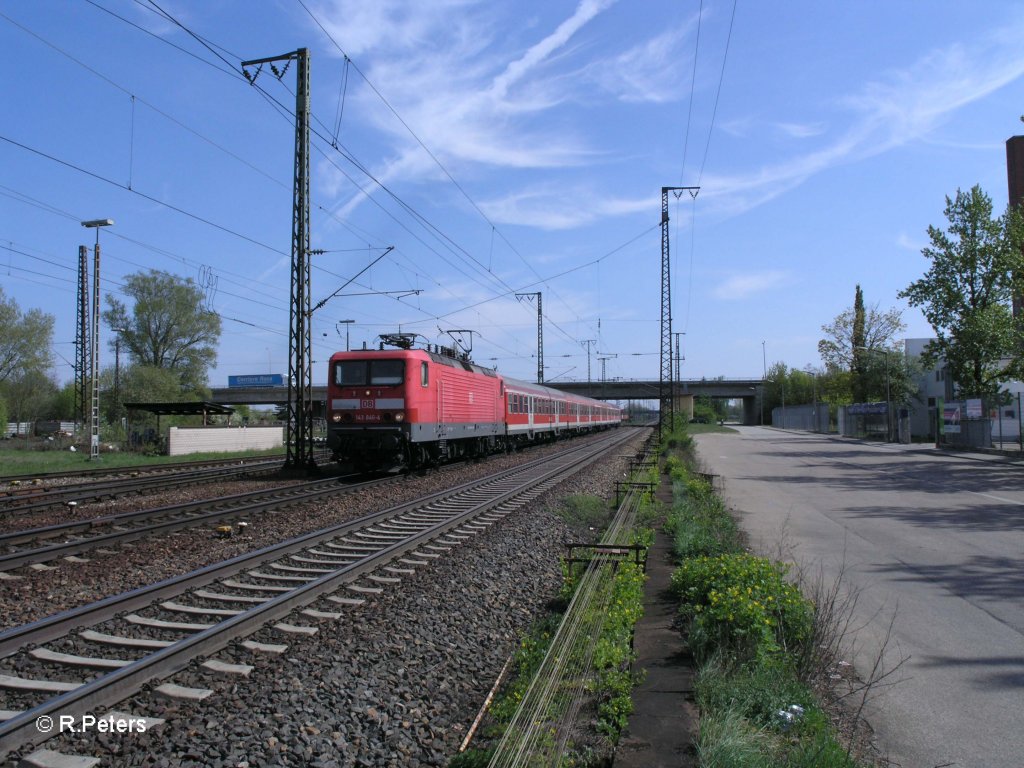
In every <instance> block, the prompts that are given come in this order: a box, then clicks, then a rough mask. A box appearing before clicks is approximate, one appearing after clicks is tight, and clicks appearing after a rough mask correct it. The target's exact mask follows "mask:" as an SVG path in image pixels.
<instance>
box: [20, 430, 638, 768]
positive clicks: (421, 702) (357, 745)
mask: <svg viewBox="0 0 1024 768" xmlns="http://www.w3.org/2000/svg"><path fill="white" fill-rule="evenodd" d="M641 440H642V436H641V437H640V438H638V439H637V442H636V443H635V445H636V446H637V447H638V446H639V443H640V441H641ZM626 452H627V451H626V450H620V451H618V453H620V454H621V453H626ZM535 455H536V454H535V453H533V454H531V457H532V456H535ZM505 460H506V459H504V458H503V459H500V460H499V461H505ZM627 464H628V463H627V461H626V460H625V459H622V458H609V459H605V460H603V461H601V462H598V463H597V464H595V465H592V466H591V467H590V468H588V469H586V470H584V471H583V472H582V473H580V474H578V475H576V476H575V477H574V478H572V479H571V480H569V481H567V482H565V483H562V484H561V485H560V486H558V487H557V488H556V489H554V490H552V491H549V492H548V494H547V495H546V496H545V497H543V498H542V499H540V500H538V501H536V502H534V503H533V504H532V505H531V506H529V507H527V508H524V509H521V510H519V511H517V512H515V513H514V514H512V515H510V516H509V517H508V518H506V519H504V520H503V521H501V522H500V523H498V524H496V525H494V526H492V527H491V528H489V529H488V530H487V531H486V532H484V533H481V534H480V535H479V536H477V537H474V538H473V539H472V540H471V541H470V542H467V544H465V545H462V546H459V547H456V548H454V549H453V550H452V551H451V552H449V553H447V554H446V555H445V556H444V557H442V558H440V559H438V560H436V561H434V562H432V563H431V564H430V565H428V566H422V567H417V568H416V569H415V570H416V572H415V573H414V574H412V575H405V576H403V578H402V581H401V583H400V584H397V585H393V586H389V587H387V588H386V589H385V590H384V591H383V593H382V594H380V595H376V596H373V597H371V598H370V599H368V600H367V602H366V603H365V604H363V605H361V606H357V607H347V608H343V609H341V611H342V613H343V617H342V618H341V619H340V620H337V621H329V620H326V621H319V622H314V621H312V620H310V619H305V620H304V621H301V622H300V621H298V620H296V622H295V623H304V624H310V625H312V624H315V625H316V626H317V627H318V629H319V632H318V633H317V634H316V635H314V636H310V637H305V636H299V635H290V634H289V635H286V634H283V633H281V632H279V631H276V630H273V629H263V630H261V631H260V632H258V633H256V634H255V635H253V636H252V637H251V638H250V639H252V640H256V641H259V642H263V643H278V644H287V646H288V648H287V650H286V651H285V652H284V653H283V654H282V655H270V654H266V653H260V652H252V651H249V650H246V649H245V648H243V647H242V646H241V645H240V644H236V645H233V646H231V647H230V648H229V649H226V650H225V651H224V652H222V653H220V654H218V655H217V658H219V659H220V660H222V661H227V662H232V663H243V664H251V665H253V666H254V669H253V670H252V672H251V674H250V675H249V676H248V677H247V678H231V677H220V676H213V675H211V674H209V673H206V672H203V671H201V670H199V668H198V665H197V664H193V666H192V667H190V668H189V669H187V670H185V671H183V672H181V673H179V674H178V675H175V676H174V678H173V679H172V681H173V682H174V683H177V684H179V685H185V686H192V687H199V688H208V689H212V690H213V691H214V693H213V694H212V695H211V696H209V697H208V698H207V699H205V700H203V701H202V702H199V703H177V702H174V701H171V700H167V699H163V698H160V697H158V696H156V695H154V694H153V693H152V692H144V693H142V694H139V695H138V696H136V697H134V698H133V699H131V700H129V701H126V702H122V703H121V704H120V705H118V706H117V707H116V709H118V710H119V711H123V712H130V713H133V714H136V715H146V716H154V717H161V718H165V719H166V720H167V723H166V724H164V725H163V726H160V727H158V728H156V729H154V730H152V731H149V732H147V733H144V734H103V735H95V734H89V735H75V736H68V735H65V736H62V737H61V738H59V739H54V740H51V741H50V742H48V743H47V744H46V747H47V748H48V749H58V750H60V751H62V752H68V753H73V754H79V755H84V754H93V755H96V756H98V757H102V758H103V759H104V764H106V765H118V766H120V765H139V766H232V767H233V768H241V767H243V766H263V765H295V766H299V765H312V766H317V765H323V766H329V765H346V766H347V765H354V766H420V765H422V766H441V765H445V764H446V763H447V761H448V760H449V759H450V757H451V756H452V755H453V754H454V753H455V752H456V751H457V749H458V746H459V744H460V743H461V742H462V740H463V738H464V737H465V734H466V732H467V729H468V727H469V725H470V723H471V722H472V720H473V718H474V717H475V715H476V713H477V711H478V709H479V707H480V705H481V703H482V702H483V700H484V698H485V697H486V695H487V693H488V691H489V690H490V687H491V686H492V684H493V682H494V679H495V678H496V677H497V675H498V673H499V671H500V669H501V667H502V665H503V664H504V663H505V661H506V659H507V658H508V656H509V654H510V653H511V652H512V651H513V650H514V648H515V647H516V644H517V642H518V638H519V637H520V635H521V633H522V632H523V631H524V630H525V629H526V627H527V626H529V624H530V623H531V622H532V621H533V620H534V618H535V617H536V616H537V615H539V614H540V613H541V612H542V611H543V609H544V606H545V605H546V604H547V603H548V602H550V600H551V599H552V598H553V597H554V596H555V595H556V593H557V591H558V588H559V586H560V579H561V575H560V568H559V561H560V558H561V556H562V555H563V554H564V544H565V542H566V541H568V540H571V539H575V538H576V535H577V534H575V533H573V532H570V531H569V530H568V529H567V527H566V526H565V524H564V523H563V522H562V520H561V518H559V517H558V516H557V515H555V514H554V513H553V512H552V511H551V508H552V507H554V505H555V503H556V502H557V500H558V499H560V498H562V497H564V496H566V495H569V494H574V493H590V494H594V495H600V496H604V497H606V498H607V497H609V496H611V495H612V494H613V492H614V480H615V479H618V478H621V477H622V475H623V473H624V472H625V471H626V467H627ZM484 466H485V467H486V470H487V471H493V470H494V468H495V464H494V463H492V462H487V463H486V464H485V465H484ZM466 469H467V470H470V471H472V470H473V469H474V468H473V467H472V466H469V467H466ZM442 477H443V476H442V475H437V476H433V477H428V478H425V479H422V480H423V482H424V483H426V484H428V485H429V484H431V481H434V482H443V483H444V484H446V485H450V484H452V482H453V481H452V479H450V478H447V477H445V478H444V479H443V480H442ZM460 479H464V478H460ZM412 482H419V481H412ZM407 490H408V491H412V489H411V488H408V489H407ZM412 492H413V494H414V495H424V494H426V493H429V492H430V490H427V489H425V488H421V487H417V488H416V490H415V491H412ZM360 501H361V502H363V501H366V500H360ZM366 503H367V505H368V507H373V508H379V507H380V506H382V503H381V501H380V500H375V501H372V502H370V501H366ZM389 503H396V502H395V501H390V502H389ZM359 506H360V507H362V503H361V504H360V505H359ZM362 513H363V512H359V514H362ZM351 514H353V515H354V514H355V512H352V513H351ZM278 517H279V518H280V517H281V516H278ZM294 517H297V516H296V515H291V514H290V515H289V518H294ZM318 519H319V518H318ZM275 522H276V519H275ZM307 523H308V521H307ZM296 524H298V523H296ZM323 524H325V523H322V522H321V523H318V525H323ZM256 528H257V534H254V536H257V537H258V531H259V528H260V526H256ZM283 536H284V534H283V533H282V532H281V531H280V530H278V531H277V535H276V536H275V537H274V538H275V539H280V538H283ZM180 538H181V537H179V539H180ZM217 543H218V545H219V546H224V547H226V548H229V549H230V548H231V545H236V544H238V542H237V541H236V540H225V541H218V542H217ZM147 544H148V545H149V546H154V545H156V542H148V543H147ZM261 545H262V544H260V543H250V544H249V545H248V546H245V547H244V549H250V548H252V547H254V546H261ZM164 546H165V547H166V546H171V545H168V544H166V543H165V544H164ZM173 546H174V548H175V549H176V550H177V551H178V552H179V553H180V552H182V551H183V548H182V542H181V541H180V540H179V541H177V542H175V543H174V544H173ZM142 548H143V547H142V545H140V546H139V547H137V549H139V550H141V549H142ZM126 552H128V550H126ZM124 554H125V553H122V555H121V557H123V556H124ZM206 554H209V553H206ZM227 556H230V554H224V553H223V552H221V553H219V554H217V555H216V556H215V557H213V558H212V559H213V560H219V559H223V558H224V557H227ZM149 562H150V563H151V564H152V563H153V562H154V561H153V559H152V556H150V558H149ZM77 567H81V564H79V566H77ZM136 567H137V566H132V567H128V568H125V570H124V579H126V580H128V579H129V578H130V575H131V574H133V573H134V571H135V568H136ZM162 567H163V568H169V566H166V565H164V566H162ZM192 567H197V564H194V565H192ZM63 570H64V566H61V568H60V569H58V571H63ZM47 574H49V575H50V576H51V577H53V576H55V575H57V574H58V572H57V571H54V572H44V573H42V574H39V575H40V576H46V575H47ZM152 580H153V575H152V571H151V570H150V571H149V576H148V578H146V579H145V581H147V582H148V581H152ZM17 583H18V582H9V583H7V584H6V585H5V591H7V590H9V589H10V587H11V585H12V584H17ZM55 588H56V589H57V590H58V591H61V593H62V594H63V592H62V590H63V589H64V588H65V587H64V585H63V584H61V583H60V582H58V583H57V584H56V586H55ZM69 588H70V587H69Z"/></svg>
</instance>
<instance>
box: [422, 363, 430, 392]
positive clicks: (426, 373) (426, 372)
mask: <svg viewBox="0 0 1024 768" xmlns="http://www.w3.org/2000/svg"><path fill="white" fill-rule="evenodd" d="M429 384H430V368H429V367H428V366H427V364H426V363H420V386H421V387H426V386H428V385H429Z"/></svg>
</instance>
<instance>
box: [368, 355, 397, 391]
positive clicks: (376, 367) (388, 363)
mask: <svg viewBox="0 0 1024 768" xmlns="http://www.w3.org/2000/svg"><path fill="white" fill-rule="evenodd" d="M404 380H405V361H404V360H372V361H371V362H370V382H369V383H370V384H374V385H377V386H393V385H395V384H401V383H402V382H403V381H404Z"/></svg>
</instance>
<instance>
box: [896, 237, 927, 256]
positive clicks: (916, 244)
mask: <svg viewBox="0 0 1024 768" xmlns="http://www.w3.org/2000/svg"><path fill="white" fill-rule="evenodd" d="M896 245H898V246H899V247H900V248H903V249H904V250H907V251H913V252H914V253H920V252H921V250H922V249H923V248H925V247H927V245H928V244H927V243H926V242H924V241H923V240H921V239H920V238H914V237H911V236H910V235H908V234H907V233H906V232H900V233H899V234H898V235H897V236H896Z"/></svg>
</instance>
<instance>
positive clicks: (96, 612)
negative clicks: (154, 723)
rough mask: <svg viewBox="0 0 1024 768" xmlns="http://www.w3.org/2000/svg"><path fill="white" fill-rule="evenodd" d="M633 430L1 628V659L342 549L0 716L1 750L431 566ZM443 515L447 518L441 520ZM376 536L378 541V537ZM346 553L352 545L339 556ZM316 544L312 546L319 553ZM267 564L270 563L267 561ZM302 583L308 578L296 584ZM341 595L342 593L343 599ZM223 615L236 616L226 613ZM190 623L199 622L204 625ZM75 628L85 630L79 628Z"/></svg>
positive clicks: (43, 737) (227, 599)
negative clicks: (401, 569) (397, 567)
mask: <svg viewBox="0 0 1024 768" xmlns="http://www.w3.org/2000/svg"><path fill="white" fill-rule="evenodd" d="M633 434H635V432H633V431H632V430H620V431H619V432H618V433H617V434H613V435H611V436H609V437H606V438H604V439H602V440H598V441H595V442H593V443H589V444H587V445H583V446H579V447H575V448H571V449H569V450H567V451H565V452H563V453H560V454H558V455H557V456H554V457H545V458H543V459H539V460H536V461H533V462H530V463H529V464H526V465H523V466H520V467H517V468H514V469H511V470H505V471H503V472H500V473H498V474H496V475H493V476H491V477H488V478H484V479H482V480H477V481H473V482H470V483H466V484H463V485H461V486H458V487H457V488H455V489H448V490H446V491H442V492H439V493H437V494H433V495H432V496H430V497H427V498H426V499H421V500H419V501H417V502H414V503H410V504H403V505H400V506H398V507H395V508H392V509H389V510H385V511H383V512H378V513H374V514H372V515H368V516H365V517H363V518H361V519H360V520H358V521H349V522H347V523H343V524H339V525H336V526H332V527H331V528H327V529H324V530H321V531H317V532H315V533H310V534H306V535H303V536H300V537H297V538H295V539H291V540H289V541H286V542H282V543H281V544H278V545H275V546H272V547H266V548H264V549H262V550H259V551H257V552H254V553H249V554H246V555H242V556H239V557H236V558H233V559H231V560H228V561H226V562H224V563H219V564H217V565H214V566H209V567H207V568H203V569H200V570H198V571H195V572H193V573H190V574H186V575H184V576H179V577H176V578H173V579H168V580H165V581H163V582H159V583H157V584H154V585H151V586H149V587H144V588H141V589H137V590H134V591H132V592H129V593H125V594H123V595H118V596H116V597H110V598H107V599H105V600H101V601H99V602H97V603H94V604H92V605H88V606H83V607H80V608H77V609H74V610H72V611H67V612H64V613H62V614H57V615H56V616H52V617H49V618H47V619H43V620H41V621H38V622H35V623H33V624H29V625H26V626H24V627H16V628H14V629H12V630H8V631H5V632H3V633H0V658H3V657H6V656H10V655H11V654H14V653H19V652H23V651H24V650H25V649H28V648H36V647H38V646H39V645H40V644H41V643H44V642H48V641H50V640H53V639H55V638H58V637H63V636H65V635H67V634H68V633H69V632H71V631H72V630H73V629H75V628H81V627H85V626H91V625H96V624H99V623H102V622H104V621H106V620H109V619H112V618H115V617H119V616H124V614H125V613H126V612H128V611H134V610H139V609H142V608H145V607H147V606H150V605H153V604H154V603H155V602H156V601H158V600H165V599H167V598H171V597H173V598H176V600H180V599H186V600H187V599H189V595H188V593H189V592H190V591H192V590H197V589H198V588H199V587H203V586H207V585H211V584H213V582H216V581H218V580H221V583H220V586H221V587H223V588H227V587H229V586H231V587H234V588H237V587H238V585H237V583H236V582H234V581H232V584H230V585H229V584H227V583H226V582H225V581H223V579H224V578H225V577H227V576H234V575H236V574H238V573H239V572H240V571H243V570H246V571H247V575H248V576H249V577H252V578H256V579H258V580H259V579H266V578H267V575H266V574H265V573H264V572H262V571H261V572H253V571H252V570H249V569H251V568H253V567H254V566H257V565H259V566H264V565H268V564H270V563H271V562H272V561H280V560H281V559H282V558H289V557H291V558H292V560H293V561H299V562H306V563H316V562H318V563H325V562H326V558H327V556H326V554H325V552H324V551H323V550H321V549H319V547H321V546H323V547H324V548H325V549H327V548H330V547H331V542H332V541H335V540H336V543H335V544H334V545H333V546H334V549H335V550H336V551H338V552H339V554H338V555H337V557H338V558H345V559H346V561H345V562H344V563H342V564H340V566H339V567H333V568H324V569H323V570H321V572H320V573H321V575H318V576H313V575H309V577H308V578H306V579H302V578H299V577H297V576H277V577H270V578H271V579H276V580H277V581H281V580H288V581H290V582H293V585H292V586H291V587H290V588H287V589H285V588H284V587H279V586H278V587H274V586H269V585H266V584H263V585H262V586H248V587H245V588H246V589H251V590H254V591H259V590H262V591H273V592H282V593H281V594H278V595H277V596H274V597H270V598H266V599H262V598H253V597H243V598H241V600H242V601H245V602H247V603H251V602H258V604H257V605H254V606H251V607H250V606H246V608H244V609H239V610H238V611H234V610H227V609H223V610H220V609H206V610H205V613H206V614H207V615H212V616H218V617H223V618H221V619H220V620H219V621H218V622H217V623H215V624H213V625H212V626H209V625H208V626H205V627H203V628H201V629H198V631H196V632H195V633H194V634H192V635H191V636H190V637H187V638H185V639H182V640H179V641H177V642H174V643H172V644H171V645H168V646H166V647H163V648H160V649H158V650H155V651H153V652H152V653H148V654H147V655H146V656H144V657H143V658H141V659H137V660H135V661H127V662H126V664H125V666H123V667H122V668H120V669H117V670H115V671H112V672H107V673H104V674H101V675H100V676H99V677H97V678H96V679H94V680H92V681H90V682H86V683H83V684H81V685H80V686H78V687H77V688H75V689H74V690H71V691H68V692H67V693H63V694H61V695H58V696H55V697H52V698H50V699H47V700H46V701H44V702H42V703H41V704H39V705H37V706H34V707H32V708H31V709H29V710H27V711H23V712H22V713H21V714H18V715H16V716H15V717H14V718H12V719H11V720H8V721H7V722H5V723H3V724H2V725H0V757H2V756H4V755H7V754H9V753H10V752H12V751H14V750H17V749H20V748H22V747H24V746H27V745H30V744H36V743H39V742H40V741H45V740H46V739H47V738H48V737H49V734H41V733H40V732H39V731H38V729H37V728H36V721H37V719H38V718H40V717H43V716H49V717H54V716H57V715H62V716H65V717H69V716H70V717H78V716H81V715H83V714H85V713H88V712H92V711H96V710H97V709H98V708H100V707H105V706H109V705H111V704H114V703H116V702H118V701H120V700H122V699H124V698H126V697H128V696H130V695H131V694H132V693H134V692H135V691H137V690H138V689H139V688H140V687H141V686H142V685H144V684H145V683H146V682H148V681H150V680H153V679H154V678H160V677H166V676H168V675H170V674H173V673H174V672H176V671H178V670H180V669H182V668H183V667H184V666H186V665H187V664H188V663H189V662H190V661H191V660H192V659H194V658H196V657H197V656H201V655H209V654H211V653H213V652H216V651H218V650H220V649H222V648H223V647H225V646H226V645H227V644H228V643H230V642H232V641H233V640H235V639H238V638H241V637H245V636H246V635H249V634H251V633H253V632H255V631H256V630H257V629H259V628H261V627H263V626H264V625H265V624H266V623H267V622H269V621H273V620H276V619H280V618H282V617H284V616H286V615H288V614H290V613H292V612H293V611H295V610H297V609H299V608H302V607H303V606H307V605H310V604H312V603H313V602H315V601H316V600H318V599H320V598H321V597H324V596H325V595H326V594H327V593H329V592H331V591H333V590H335V589H337V588H338V587H339V586H341V585H343V584H351V583H353V582H355V581H356V580H358V579H359V578H361V577H363V576H366V575H368V574H371V573H372V572H373V571H375V570H377V569H379V568H381V567H383V566H385V565H386V564H387V563H389V562H391V561H393V560H395V559H396V558H403V556H404V555H406V554H409V553H417V552H420V551H423V554H422V557H423V562H422V563H421V564H424V565H425V564H426V561H427V559H428V558H436V557H438V556H439V554H438V553H437V551H429V552H428V551H426V550H429V549H433V550H441V551H444V550H446V549H450V548H451V547H452V546H455V545H456V544H458V543H460V542H461V541H462V540H468V539H470V538H471V537H472V535H473V534H475V533H479V531H480V527H481V525H483V524H484V523H479V524H473V525H470V523H472V522H473V521H475V520H479V519H481V518H482V516H485V515H487V514H488V513H492V512H493V513H495V514H498V513H497V510H499V509H503V511H501V513H500V514H498V517H497V518H495V519H494V520H490V521H487V522H486V523H485V524H486V525H490V524H492V523H493V522H496V520H497V519H500V517H503V516H504V515H507V514H509V513H511V511H513V509H514V508H517V507H518V506H521V505H522V504H525V503H527V502H528V501H530V500H532V499H534V498H536V497H537V496H538V495H540V494H541V493H543V492H544V491H546V490H547V489H548V488H550V487H551V486H553V485H554V484H555V483H557V482H560V481H561V480H562V479H564V477H566V476H568V475H570V474H572V473H574V472H576V471H578V470H579V469H581V468H583V467H584V466H587V465H588V464H590V463H592V462H594V461H596V460H597V459H598V458H600V457H601V456H602V455H604V454H605V453H606V452H607V451H609V450H614V449H615V448H617V447H618V446H619V445H621V443H622V442H623V441H624V440H626V439H628V438H630V437H632V435H633ZM439 515H440V516H441V519H439V520H437V521H436V522H435V519H436V518H437V517H438V516H439ZM463 526H465V527H463ZM456 531H459V533H456ZM357 537H360V538H357ZM433 541H437V542H439V543H440V546H433V545H431V544H429V542H433ZM374 542H376V543H377V544H378V546H373V543H374ZM299 552H303V553H306V554H303V555H301V556H299V557H293V556H294V555H295V553H299ZM341 552H348V553H349V554H346V555H342V554H340V553H341ZM312 553H316V555H315V557H314V556H313V554H312ZM303 558H305V559H303ZM295 565H296V563H294V562H293V564H292V565H282V566H280V568H281V569H282V570H284V571H287V572H291V573H294V572H296V571H299V570H305V571H306V572H307V573H308V574H312V573H313V572H314V569H312V568H310V567H308V566H307V567H306V568H305V569H300V568H297V567H295ZM268 567H273V566H272V565H268ZM383 580H385V581H386V580H387V579H386V578H384V579H383ZM391 581H394V579H391ZM298 582H304V583H301V584H298ZM296 584H297V585H296ZM210 594H211V593H209V592H208V591H206V590H203V591H201V592H192V595H193V596H195V597H198V598H200V599H208V598H209V596H210ZM223 599H224V600H225V602H230V600H231V596H230V595H225V596H223ZM326 599H330V598H329V597H328V598H326ZM342 600H343V599H341V600H338V601H337V602H342ZM158 607H159V609H162V610H176V609H179V608H180V607H181V606H180V604H179V603H177V602H175V603H174V607H173V608H171V607H170V606H169V605H168V603H166V602H163V603H160V604H159V606H158ZM191 611H192V612H197V613H203V612H204V611H203V610H199V607H196V608H192V609H191ZM225 614H235V615H231V616H225ZM327 615H328V614H326V613H319V614H316V616H317V617H321V618H322V617H327ZM338 616H340V615H338ZM125 618H127V617H125ZM193 626H195V627H197V628H199V627H200V626H201V625H193ZM78 636H79V637H81V636H82V633H81V632H80V631H79V632H78Z"/></svg>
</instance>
